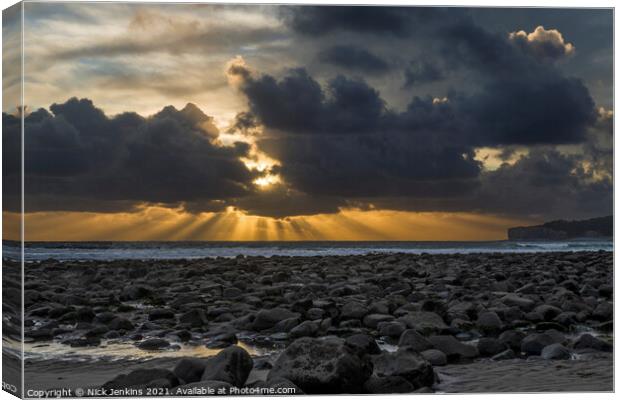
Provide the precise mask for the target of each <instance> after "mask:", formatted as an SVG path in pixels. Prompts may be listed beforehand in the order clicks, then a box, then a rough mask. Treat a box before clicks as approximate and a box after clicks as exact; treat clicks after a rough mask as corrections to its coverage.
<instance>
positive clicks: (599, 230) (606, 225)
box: [508, 215, 614, 240]
mask: <svg viewBox="0 0 620 400" xmlns="http://www.w3.org/2000/svg"><path fill="white" fill-rule="evenodd" d="M613 233H614V219H613V216H611V215H610V216H607V217H600V218H592V219H586V220H581V221H564V220H559V221H551V222H547V223H544V224H542V225H535V226H520V227H515V228H509V229H508V239H509V240H541V239H546V240H564V239H575V238H597V237H612V236H613Z"/></svg>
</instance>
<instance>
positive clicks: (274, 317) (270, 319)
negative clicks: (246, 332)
mask: <svg viewBox="0 0 620 400" xmlns="http://www.w3.org/2000/svg"><path fill="white" fill-rule="evenodd" d="M299 316H300V314H299V313H296V312H293V311H291V310H288V309H286V308H281V307H275V308H270V309H263V310H260V311H259V312H258V313H257V314H256V318H255V319H254V323H253V324H252V327H253V329H254V330H255V331H263V330H265V329H269V328H272V327H273V326H274V325H276V324H277V323H278V322H280V321H284V320H285V319H289V318H299Z"/></svg>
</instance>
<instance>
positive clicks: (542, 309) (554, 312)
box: [534, 304, 562, 321]
mask: <svg viewBox="0 0 620 400" xmlns="http://www.w3.org/2000/svg"><path fill="white" fill-rule="evenodd" d="M534 311H535V312H536V313H537V314H539V315H540V316H541V318H542V320H543V321H553V319H554V318H555V317H557V316H558V315H560V314H561V313H562V310H561V309H560V308H558V307H555V306H552V305H549V304H543V305H540V306H538V307H536V308H535V309H534Z"/></svg>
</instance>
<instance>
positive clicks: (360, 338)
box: [344, 333, 381, 357]
mask: <svg viewBox="0 0 620 400" xmlns="http://www.w3.org/2000/svg"><path fill="white" fill-rule="evenodd" d="M344 345H345V346H346V347H347V348H349V349H350V350H351V351H352V352H353V353H354V354H355V355H357V356H358V357H363V356H366V355H369V354H380V353H381V350H380V349H379V345H378V344H377V342H376V341H375V339H374V338H373V337H372V336H370V335H365V334H363V333H359V334H356V335H351V336H349V337H348V338H346V339H345V341H344Z"/></svg>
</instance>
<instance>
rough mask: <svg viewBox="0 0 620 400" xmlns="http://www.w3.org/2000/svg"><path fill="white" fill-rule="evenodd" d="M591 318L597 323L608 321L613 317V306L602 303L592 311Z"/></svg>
mask: <svg viewBox="0 0 620 400" xmlns="http://www.w3.org/2000/svg"><path fill="white" fill-rule="evenodd" d="M592 317H593V318H594V319H596V320H598V321H609V320H611V319H613V317H614V306H613V305H612V304H611V303H609V302H606V301H604V302H602V303H600V304H599V305H598V306H596V308H595V309H594V312H593V313H592Z"/></svg>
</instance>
